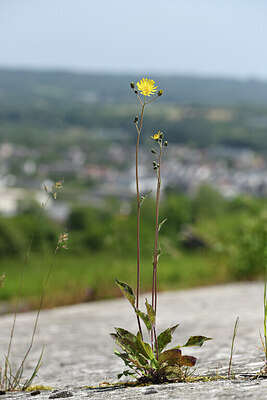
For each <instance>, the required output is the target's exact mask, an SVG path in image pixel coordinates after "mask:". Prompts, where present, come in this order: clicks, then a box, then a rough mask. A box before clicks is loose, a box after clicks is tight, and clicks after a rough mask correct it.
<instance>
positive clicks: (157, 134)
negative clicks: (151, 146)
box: [151, 131, 161, 140]
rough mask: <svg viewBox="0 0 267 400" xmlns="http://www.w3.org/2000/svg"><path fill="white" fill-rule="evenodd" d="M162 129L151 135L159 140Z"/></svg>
mask: <svg viewBox="0 0 267 400" xmlns="http://www.w3.org/2000/svg"><path fill="white" fill-rule="evenodd" d="M160 133H161V132H160V131H158V132H157V133H155V135H154V136H151V139H154V140H158V139H159V137H160Z"/></svg>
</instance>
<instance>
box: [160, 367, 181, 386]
mask: <svg viewBox="0 0 267 400" xmlns="http://www.w3.org/2000/svg"><path fill="white" fill-rule="evenodd" d="M161 375H162V376H164V377H166V378H167V379H170V380H171V381H173V380H176V381H180V382H181V381H183V380H184V374H183V371H182V369H181V367H180V366H179V365H174V366H169V365H168V366H167V367H165V368H163V369H162V370H161Z"/></svg>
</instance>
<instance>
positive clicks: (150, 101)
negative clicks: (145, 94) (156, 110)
mask: <svg viewBox="0 0 267 400" xmlns="http://www.w3.org/2000/svg"><path fill="white" fill-rule="evenodd" d="M158 97H159V96H156V97H154V99H152V100H149V101H147V102H146V104H148V103H152V101H154V100H156V99H157V98H158Z"/></svg>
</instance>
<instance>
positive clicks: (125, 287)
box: [116, 278, 135, 307]
mask: <svg viewBox="0 0 267 400" xmlns="http://www.w3.org/2000/svg"><path fill="white" fill-rule="evenodd" d="M116 283H117V285H118V286H119V287H120V289H121V291H122V293H123V294H124V295H125V297H126V298H127V299H128V300H129V302H130V303H131V305H132V306H133V307H134V306H135V295H134V292H133V289H132V288H131V286H129V285H128V284H127V283H125V282H122V281H119V280H118V279H117V278H116Z"/></svg>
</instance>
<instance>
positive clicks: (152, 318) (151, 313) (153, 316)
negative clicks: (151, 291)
mask: <svg viewBox="0 0 267 400" xmlns="http://www.w3.org/2000/svg"><path fill="white" fill-rule="evenodd" d="M146 309H147V315H148V318H149V320H150V322H151V324H152V325H155V320H156V314H155V310H154V308H153V307H152V306H151V305H150V304H149V302H148V301H147V299H146Z"/></svg>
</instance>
